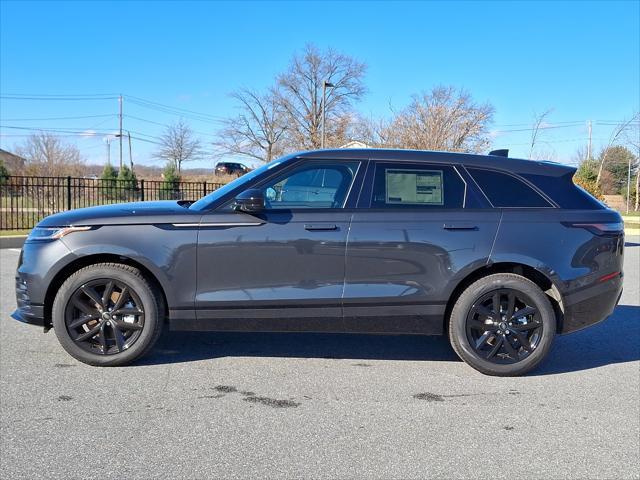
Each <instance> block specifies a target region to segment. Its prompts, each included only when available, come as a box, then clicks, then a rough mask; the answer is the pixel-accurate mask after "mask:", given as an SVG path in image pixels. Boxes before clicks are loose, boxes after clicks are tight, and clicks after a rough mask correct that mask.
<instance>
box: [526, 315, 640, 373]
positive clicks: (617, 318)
mask: <svg viewBox="0 0 640 480" xmlns="http://www.w3.org/2000/svg"><path fill="white" fill-rule="evenodd" d="M638 360H640V306H637V305H618V306H617V307H616V309H615V311H614V312H613V315H611V316H610V317H609V318H608V319H606V320H605V321H603V322H600V323H599V324H597V325H594V326H592V327H589V328H585V329H584V330H581V331H579V332H575V333H572V334H569V335H561V336H558V337H556V340H555V342H554V345H553V348H552V351H551V353H550V354H549V356H548V358H547V359H546V360H545V361H544V362H543V364H542V365H541V366H540V367H539V368H537V369H536V370H535V371H533V372H531V373H530V375H549V374H554V373H566V372H574V371H579V370H588V369H591V368H597V367H603V366H605V365H611V364H615V363H627V362H635V361H638Z"/></svg>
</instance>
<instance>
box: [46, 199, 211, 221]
mask: <svg viewBox="0 0 640 480" xmlns="http://www.w3.org/2000/svg"><path fill="white" fill-rule="evenodd" d="M183 205H184V204H182V205H181V202H177V201H173V200H163V201H157V202H132V203H116V204H113V205H101V206H98V207H88V208H78V209H76V210H69V211H66V212H60V213H56V214H54V215H50V216H48V217H46V218H45V219H43V220H42V221H41V222H40V223H39V224H38V225H37V226H38V227H66V226H70V225H73V226H81V225H131V224H150V223H179V222H185V221H186V220H185V217H187V218H191V219H193V221H194V222H196V221H198V220H199V218H200V216H201V215H202V213H201V212H196V211H193V210H189V208H187V207H188V206H187V205H184V206H183Z"/></svg>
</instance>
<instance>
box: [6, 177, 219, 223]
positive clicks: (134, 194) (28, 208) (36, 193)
mask: <svg viewBox="0 0 640 480" xmlns="http://www.w3.org/2000/svg"><path fill="white" fill-rule="evenodd" d="M222 185H223V184H221V183H214V182H171V181H155V180H137V181H135V180H116V179H113V180H111V179H110V180H103V179H96V178H76V177H20V176H10V177H4V178H0V230H28V229H31V228H33V227H34V226H35V224H36V223H38V222H39V221H40V220H41V219H43V218H44V217H46V216H47V215H51V214H52V213H56V212H61V211H64V210H72V209H74V208H81V207H91V206H95V205H105V204H109V203H121V202H134V201H145V200H197V199H198V198H200V197H202V196H204V195H206V194H208V193H210V192H212V191H214V190H216V189H217V188H219V187H221V186H222Z"/></svg>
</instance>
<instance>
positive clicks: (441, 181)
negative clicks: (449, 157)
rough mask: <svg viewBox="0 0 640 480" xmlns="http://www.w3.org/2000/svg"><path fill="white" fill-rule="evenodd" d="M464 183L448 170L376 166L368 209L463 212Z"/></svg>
mask: <svg viewBox="0 0 640 480" xmlns="http://www.w3.org/2000/svg"><path fill="white" fill-rule="evenodd" d="M464 195H465V183H464V181H463V180H462V178H461V177H460V175H458V172H456V171H455V170H454V169H453V168H452V167H448V166H441V165H430V164H412V163H377V164H376V171H375V175H374V185H373V196H372V199H371V208H407V209H411V208H427V209H438V208H463V206H464Z"/></svg>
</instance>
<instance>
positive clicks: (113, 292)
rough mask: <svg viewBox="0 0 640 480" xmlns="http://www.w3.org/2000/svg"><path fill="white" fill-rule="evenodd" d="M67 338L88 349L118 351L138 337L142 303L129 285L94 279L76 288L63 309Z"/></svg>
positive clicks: (102, 351)
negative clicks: (69, 337)
mask: <svg viewBox="0 0 640 480" xmlns="http://www.w3.org/2000/svg"><path fill="white" fill-rule="evenodd" d="M65 324H66V327H67V331H68V332H69V335H70V336H71V339H72V340H73V341H74V342H75V343H76V344H77V345H78V346H80V347H81V348H83V349H84V350H86V351H88V352H92V353H98V354H100V355H112V354H115V353H120V352H123V351H125V350H127V349H128V348H131V346H132V345H133V344H134V343H135V342H136V340H138V338H139V337H140V333H141V331H142V329H143V328H144V306H143V304H142V301H141V300H140V297H139V295H138V294H137V293H136V291H135V290H134V289H133V288H132V287H131V286H130V285H127V284H125V283H123V282H120V281H116V280H113V279H98V280H93V281H91V282H88V283H86V284H84V285H82V286H81V287H80V288H78V289H77V290H76V291H75V292H74V293H73V295H72V296H71V299H70V301H69V302H68V304H67V308H66V312H65Z"/></svg>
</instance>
